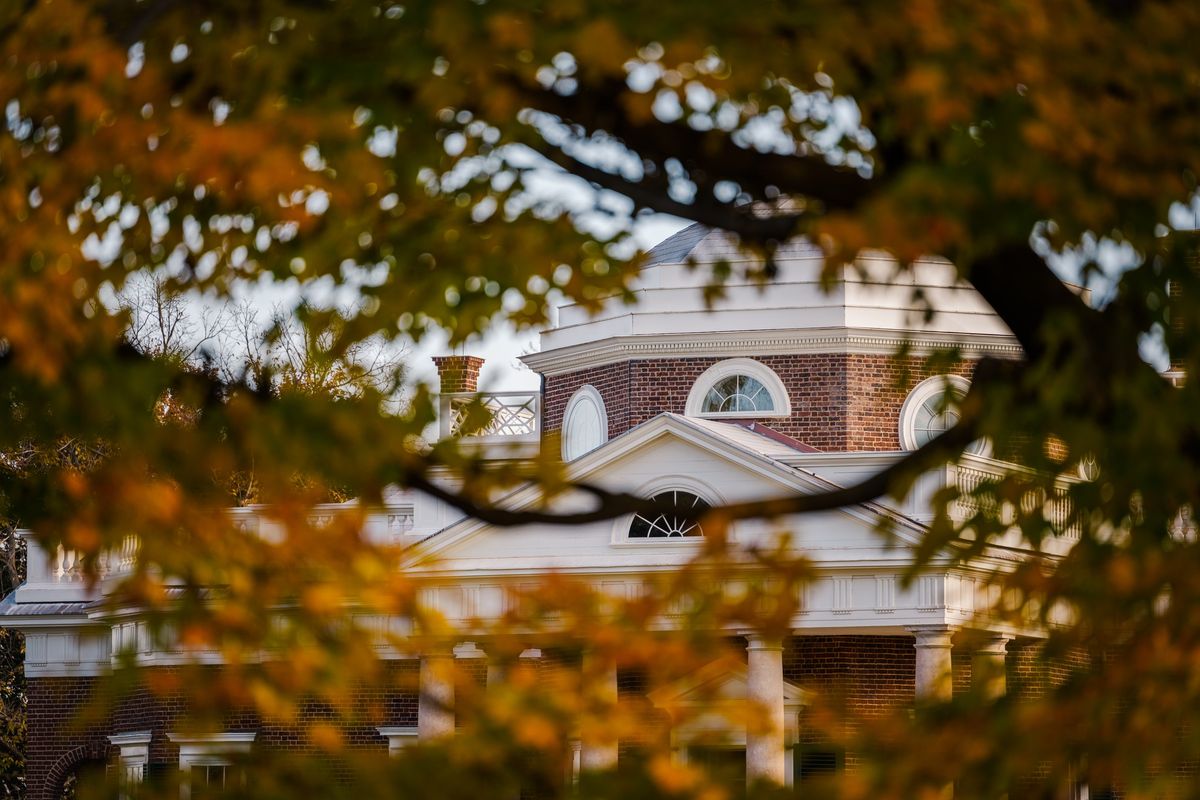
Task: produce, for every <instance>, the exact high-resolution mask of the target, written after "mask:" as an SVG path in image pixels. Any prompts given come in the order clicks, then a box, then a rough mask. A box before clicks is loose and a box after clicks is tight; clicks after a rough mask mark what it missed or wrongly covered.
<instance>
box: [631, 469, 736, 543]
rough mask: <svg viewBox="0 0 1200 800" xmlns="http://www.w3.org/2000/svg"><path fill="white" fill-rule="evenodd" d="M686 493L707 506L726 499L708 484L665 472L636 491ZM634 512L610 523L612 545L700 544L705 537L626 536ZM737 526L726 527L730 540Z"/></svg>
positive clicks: (722, 503) (643, 494) (645, 492)
mask: <svg viewBox="0 0 1200 800" xmlns="http://www.w3.org/2000/svg"><path fill="white" fill-rule="evenodd" d="M671 491H676V492H689V493H691V494H694V495H696V496H697V497H699V498H700V499H701V500H703V501H704V502H706V503H708V504H709V505H710V506H721V505H725V503H726V502H727V501H726V500H725V497H724V496H723V495H722V494H721V493H720V492H718V491H717V490H716V489H714V488H713V487H712V486H709V485H708V484H707V483H703V482H701V481H699V480H697V479H696V478H693V477H691V476H690V475H688V476H684V475H667V476H663V477H662V478H659V479H658V480H655V481H652V482H650V483H647V484H645V485H644V486H642V487H641V489H639V490H638V492H637V493H638V494H640V495H641V496H642V497H646V498H650V497H654V496H656V495H660V494H662V493H663V492H671ZM633 517H634V515H633V514H624V515H622V516H620V517H617V518H616V520H614V522H613V529H612V544H613V545H614V546H617V547H654V546H656V545H657V546H660V547H699V546H701V545H703V544H704V536H703V535H700V536H675V537H671V538H663V539H631V538H629V526H630V525H632V524H633ZM736 531H737V526H736V525H732V526H731V527H730V530H729V536H728V540H729V541H731V542H732V541H735V540H736V535H735V534H736Z"/></svg>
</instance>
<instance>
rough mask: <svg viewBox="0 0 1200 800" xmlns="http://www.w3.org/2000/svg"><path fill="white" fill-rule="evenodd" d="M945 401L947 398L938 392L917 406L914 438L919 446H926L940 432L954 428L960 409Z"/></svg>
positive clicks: (914, 420) (914, 418) (914, 419)
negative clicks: (948, 404)
mask: <svg viewBox="0 0 1200 800" xmlns="http://www.w3.org/2000/svg"><path fill="white" fill-rule="evenodd" d="M944 401H945V398H944V397H943V396H942V395H940V394H937V395H933V396H931V397H927V398H925V400H924V402H922V403H921V404H920V405H919V406H917V411H916V414H915V415H914V416H913V438H914V439H915V441H916V443H917V447H922V446H924V445H925V444H926V443H927V442H929V441H930V440H932V439H933V438H934V437H935V436H937V435H938V434H940V433H945V432H946V431H948V430H950V429H951V428H953V427H954V425H955V423H957V422H958V411H956V410H955V409H953V408H949V407H947V406H946V404H945V402H944Z"/></svg>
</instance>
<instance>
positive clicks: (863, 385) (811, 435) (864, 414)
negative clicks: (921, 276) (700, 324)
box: [543, 354, 972, 452]
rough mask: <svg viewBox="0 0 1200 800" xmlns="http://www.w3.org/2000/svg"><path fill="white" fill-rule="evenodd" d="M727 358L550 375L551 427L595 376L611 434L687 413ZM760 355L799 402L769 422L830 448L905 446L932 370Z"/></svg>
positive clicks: (916, 362)
mask: <svg viewBox="0 0 1200 800" xmlns="http://www.w3.org/2000/svg"><path fill="white" fill-rule="evenodd" d="M723 360H724V359H722V358H716V357H708V358H665V359H644V360H637V361H623V362H620V363H617V364H608V365H605V366H602V367H594V368H591V369H585V370H579V371H578V372H572V373H568V374H565V375H556V376H552V377H547V378H546V382H545V396H544V398H543V400H544V408H543V426H544V427H545V429H546V430H547V431H548V432H549V431H557V430H560V429H561V428H562V418H563V412H564V411H565V410H566V407H567V401H568V400H569V399H570V397H571V395H572V394H574V393H575V391H576V390H577V389H579V387H581V386H583V385H584V384H588V383H590V384H592V385H593V386H595V387H596V389H597V390H598V391H599V392H600V395H601V396H602V397H603V398H604V405H605V407H606V410H607V412H608V434H609V437H610V438H611V437H613V436H618V435H620V434H622V433H624V432H625V431H627V430H629V429H630V428H632V427H634V426H635V425H638V424H640V423H642V422H645V421H646V420H648V419H650V418H652V417H654V416H656V415H658V414H661V413H663V412H665V411H671V412H675V413H677V414H682V413H683V412H684V408H685V406H686V405H687V397H688V393H689V392H690V391H691V389H692V385H693V384H694V383H695V382H696V379H697V378H699V377H700V375H701V374H702V373H703V372H704V371H705V370H707V369H708V368H709V367H711V366H713V365H714V364H716V363H717V362H719V361H723ZM757 360H758V361H761V362H762V363H764V364H766V365H767V366H769V367H770V368H771V369H773V370H775V372H776V373H777V374H778V375H779V377H780V379H781V380H782V381H783V383H784V386H785V387H787V390H788V394H789V396H790V397H791V402H792V415H791V417H789V418H787V419H770V420H766V424H767V425H768V426H769V427H771V428H774V429H776V430H778V431H780V432H781V433H785V434H787V435H788V436H791V437H794V438H796V439H799V440H800V441H802V442H805V443H806V444H809V445H811V446H813V447H816V448H818V449H820V450H825V451H829V452H838V451H848V450H898V449H899V448H900V436H899V420H900V407H901V406H902V405H903V404H904V398H905V397H907V395H908V392H909V391H910V390H911V389H912V387H913V386H916V385H917V384H918V383H919V382H921V381H922V380H924V379H925V378H927V377H929V376H930V373H929V372H928V370H925V369H924V368H923V360H922V359H919V358H909V359H906V360H905V361H903V362H901V361H898V360H897V359H894V358H891V357H890V356H869V355H837V354H817V355H784V356H764V357H762V358H759V359H757ZM971 368H972V365H971V363H970V362H962V363H960V364H958V365H957V366H956V367H955V369H954V370H953V371H954V372H955V373H956V374H960V375H963V376H967V377H969V375H970V372H971ZM905 372H907V375H904V373H905ZM902 375H904V377H905V378H906V380H905V381H904V385H903V386H901V385H900V379H901V377H902Z"/></svg>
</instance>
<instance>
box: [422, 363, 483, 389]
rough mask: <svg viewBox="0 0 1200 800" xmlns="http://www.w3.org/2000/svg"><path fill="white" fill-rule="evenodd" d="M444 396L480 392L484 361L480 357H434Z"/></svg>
mask: <svg viewBox="0 0 1200 800" xmlns="http://www.w3.org/2000/svg"><path fill="white" fill-rule="evenodd" d="M433 363H434V364H435V365H437V371H438V378H439V379H440V380H441V384H442V389H441V391H442V394H457V393H458V392H477V391H479V370H480V369H481V368H482V367H483V359H482V358H480V357H479V356H434V357H433Z"/></svg>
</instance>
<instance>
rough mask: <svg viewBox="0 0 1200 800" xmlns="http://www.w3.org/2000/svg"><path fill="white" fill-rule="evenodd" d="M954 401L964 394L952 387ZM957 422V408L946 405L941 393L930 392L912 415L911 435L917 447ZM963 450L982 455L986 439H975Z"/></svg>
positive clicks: (960, 398) (985, 449)
mask: <svg viewBox="0 0 1200 800" xmlns="http://www.w3.org/2000/svg"><path fill="white" fill-rule="evenodd" d="M953 391H954V398H955V401H960V400H962V399H963V397H964V396H965V395H966V393H965V392H963V391H962V390H960V389H954V390H953ZM956 424H958V410H957V409H956V408H954V407H952V406H948V405H946V398H945V396H944V395H942V394H940V393H939V394H932V395H930V396H929V397H926V398H925V399H924V400H922V401H921V404H920V405H918V406H917V409H916V411H914V412H913V415H912V437H913V442H914V444H915V445H916V446H917V447H924V446H925V445H926V444H928V443H929V442H930V441H931V440H932V439H933V438H934V437H936V436H938V435H940V434H943V433H945V432H946V431H948V430H950V429H951V428H953V427H954V426H955V425H956ZM964 450H965V451H966V452H968V453H972V454H974V455H982V454H983V453H984V452H986V451H987V440H986V439H976V440H975V441H973V442H971V443H970V444H969V445H967V446H966V447H965V448H964Z"/></svg>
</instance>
